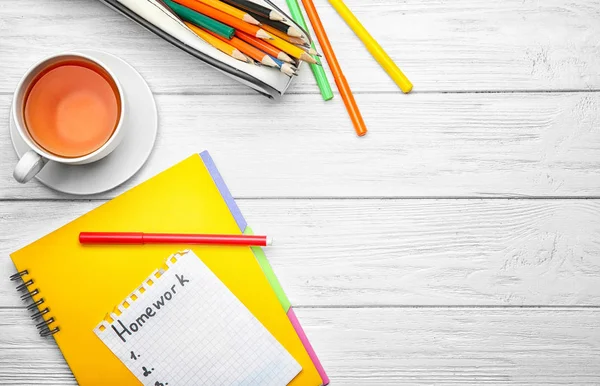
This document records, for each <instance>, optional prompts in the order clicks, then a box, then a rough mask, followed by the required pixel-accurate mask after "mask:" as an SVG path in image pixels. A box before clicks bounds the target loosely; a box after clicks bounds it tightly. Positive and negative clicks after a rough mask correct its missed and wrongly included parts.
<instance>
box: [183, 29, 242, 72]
mask: <svg viewBox="0 0 600 386" xmlns="http://www.w3.org/2000/svg"><path fill="white" fill-rule="evenodd" d="M185 25H187V26H188V28H189V29H191V30H192V31H194V33H195V34H196V35H198V36H200V37H201V38H202V39H203V40H204V41H206V42H207V43H208V44H210V45H211V46H213V47H215V48H216V49H217V50H219V51H221V52H224V53H225V54H227V55H229V56H231V57H233V58H235V59H237V60H241V61H242V62H246V63H249V62H250V60H249V59H248V57H247V56H246V55H244V54H242V53H241V51H240V50H238V49H237V48H235V47H233V46H232V45H231V44H227V43H225V42H224V41H222V40H220V39H217V38H216V37H214V36H212V35H211V34H209V33H208V32H206V31H204V30H203V29H200V28H198V27H196V26H195V25H193V24H191V23H188V22H185Z"/></svg>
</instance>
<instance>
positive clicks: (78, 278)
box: [11, 155, 322, 386]
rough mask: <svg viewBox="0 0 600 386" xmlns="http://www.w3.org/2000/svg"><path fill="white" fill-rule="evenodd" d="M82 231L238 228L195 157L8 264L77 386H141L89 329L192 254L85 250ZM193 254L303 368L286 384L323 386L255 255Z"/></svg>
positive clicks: (234, 250)
mask: <svg viewBox="0 0 600 386" xmlns="http://www.w3.org/2000/svg"><path fill="white" fill-rule="evenodd" d="M82 231H107V232H109V231H115V232H116V231H123V232H127V231H130V232H134V231H138V232H139V231H147V232H166V233H167V232H173V233H175V232H177V233H231V234H236V233H237V234H239V233H240V229H239V227H238V226H237V224H236V221H235V219H234V217H233V215H232V214H231V212H230V211H229V209H228V206H227V203H226V202H225V201H224V199H223V197H222V196H221V194H220V192H219V189H218V188H217V186H216V185H215V182H214V181H213V178H212V177H211V174H210V172H209V171H208V169H207V168H206V166H205V165H204V163H203V161H202V159H201V158H200V156H199V155H194V156H192V157H190V158H188V159H186V160H184V161H183V162H181V163H179V164H177V165H175V166H174V167H172V168H170V169H168V170H166V171H164V172H162V173H160V174H159V175H157V176H155V177H153V178H152V179H150V180H148V181H146V182H144V183H142V184H141V185H139V186H137V187H135V188H133V189H131V190H130V191H128V192H126V193H124V194H122V195H121V196H119V197H117V198H115V199H113V200H112V201H109V202H107V203H106V204H104V205H102V206H100V207H98V208H96V209H95V210H93V211H91V212H89V213H87V214H85V215H83V216H81V217H80V218H78V219H76V220H75V221H73V222H71V223H69V224H67V225H65V226H64V227H62V228H60V229H58V230H56V231H54V232H53V233H50V234H49V235H47V236H45V237H43V238H41V239H39V240H38V241H36V242H34V243H32V244H30V245H28V246H26V247H25V248H23V249H20V250H19V251H17V252H14V253H13V254H12V255H11V258H12V260H13V262H14V264H15V266H16V267H17V270H18V271H19V272H25V271H27V273H26V274H24V275H23V276H22V279H23V282H24V284H23V285H25V284H27V283H30V282H31V283H30V284H28V285H27V289H28V290H29V291H30V292H32V293H35V295H34V296H33V300H34V302H37V303H38V305H37V309H38V310H39V312H40V313H44V310H45V309H46V308H47V309H49V311H48V312H46V313H45V314H43V315H41V318H43V319H44V321H48V323H47V324H48V326H47V329H43V330H42V331H45V332H46V333H49V332H56V331H57V332H56V333H54V334H53V335H52V336H53V337H54V339H55V340H56V343H57V344H58V346H59V347H60V349H61V351H62V353H63V355H64V357H65V359H66V361H67V363H68V364H69V366H70V367H71V370H72V371H73V374H74V375H75V378H76V379H77V381H78V382H79V383H80V384H82V385H109V384H110V385H137V384H139V382H138V380H137V379H136V377H135V376H134V375H133V374H132V373H131V372H130V371H129V370H128V369H127V368H126V367H125V365H124V364H123V363H122V362H121V361H119V359H118V358H117V357H116V356H115V355H114V354H113V353H112V352H111V351H110V350H109V349H108V348H107V347H106V346H105V345H104V344H103V343H102V342H101V341H100V339H98V337H96V335H95V334H94V327H96V325H97V324H98V323H99V322H100V321H101V320H102V319H103V318H104V316H105V315H106V313H107V312H109V311H110V310H112V309H113V307H114V305H115V304H118V303H119V302H120V301H121V300H122V299H123V297H124V296H127V295H128V294H129V293H130V292H131V289H132V288H134V287H135V286H136V285H138V284H139V283H140V282H142V281H143V280H144V279H145V278H146V276H147V275H148V272H152V271H153V270H154V269H155V268H156V267H157V266H160V265H161V264H162V263H163V262H164V259H165V256H169V255H170V254H172V253H173V252H175V251H178V250H182V249H186V248H189V246H185V245H145V246H82V245H80V244H79V242H78V235H79V232H82ZM192 249H193V251H194V252H195V253H196V254H197V255H198V256H199V257H200V258H201V259H202V261H203V262H204V263H205V264H206V265H207V266H208V267H209V268H210V269H211V270H212V271H213V272H214V273H215V275H217V276H218V277H219V279H221V281H222V282H223V283H224V284H225V285H226V286H227V287H228V288H229V290H230V291H231V292H233V294H234V295H235V296H236V297H237V298H238V299H239V300H240V301H241V302H242V303H243V304H244V305H245V306H246V307H247V308H248V309H249V310H250V312H252V314H253V315H254V316H255V317H256V318H257V319H258V320H259V321H260V322H261V323H262V324H263V325H264V326H265V327H266V328H267V330H269V332H270V333H271V334H272V335H273V336H274V337H275V338H276V339H277V340H278V341H279V342H280V343H281V344H282V345H283V347H285V349H286V350H287V351H288V352H289V353H290V354H291V355H292V356H293V357H294V358H295V359H296V361H298V363H299V364H300V366H302V371H301V372H300V374H299V375H298V376H297V377H296V378H294V380H293V381H292V382H291V383H290V385H310V386H317V385H320V384H321V383H322V380H321V377H320V376H319V373H318V371H317V369H316V368H315V365H314V364H313V362H312V360H311V358H310V356H309V354H308V353H307V351H306V349H305V347H304V346H303V343H302V341H301V340H300V338H299V337H298V334H297V333H296V330H294V327H293V326H292V324H291V322H290V320H289V319H288V317H287V316H286V312H285V310H284V309H283V308H282V306H281V304H280V302H279V300H278V298H277V296H276V294H275V292H274V291H273V289H272V288H271V285H270V284H269V281H268V280H267V278H266V276H265V274H264V273H263V271H262V270H261V267H260V265H259V263H258V262H257V260H256V258H255V256H254V254H253V252H252V250H251V249H250V248H240V247H223V246H197V247H193V248H192ZM36 289H37V290H38V291H37V293H36V291H35V290H36ZM41 299H43V301H42V300H41ZM33 304H36V303H33ZM34 307H35V306H34ZM40 320H41V319H40ZM41 324H42V325H43V324H45V322H42V323H41Z"/></svg>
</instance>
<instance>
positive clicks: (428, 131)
mask: <svg viewBox="0 0 600 386" xmlns="http://www.w3.org/2000/svg"><path fill="white" fill-rule="evenodd" d="M357 100H358V102H359V103H360V104H361V105H362V106H363V107H364V110H363V111H364V113H365V119H366V121H367V123H368V125H369V127H370V129H371V132H370V133H369V135H368V136H366V137H364V138H357V137H356V136H355V134H354V132H353V130H352V126H351V124H350V122H349V120H348V116H347V114H346V112H345V110H344V107H343V104H342V102H341V100H339V99H338V100H337V101H334V102H331V103H329V102H328V103H324V102H322V101H318V100H315V96H313V95H290V96H288V98H287V99H286V100H285V101H284V102H283V103H282V104H281V105H277V104H275V105H273V104H272V103H270V102H269V101H267V100H266V99H264V98H256V97H255V96H253V95H238V96H232V95H228V96H211V97H208V96H197V95H196V96H193V95H160V96H158V97H157V105H158V109H159V121H160V130H159V133H158V139H157V143H156V146H155V149H154V152H153V154H152V155H151V157H150V159H149V161H148V164H147V165H146V167H145V168H144V169H143V170H142V171H141V172H140V173H139V174H138V175H137V176H136V177H135V178H133V179H132V180H130V181H129V182H128V183H126V184H125V185H124V186H123V187H121V188H118V189H116V190H113V191H111V192H108V193H106V194H103V195H101V196H100V197H103V198H111V197H114V196H116V195H118V194H119V193H121V192H123V191H124V190H126V189H127V188H130V187H131V186H134V185H136V184H138V183H139V182H141V181H144V180H145V179H147V178H149V177H151V176H153V175H154V174H156V173H158V172H159V171H162V170H164V169H166V168H168V167H169V166H171V165H173V164H174V163H176V162H178V161H180V160H181V159H183V158H186V157H187V156H189V155H191V154H193V153H195V152H200V151H202V150H205V149H207V150H209V151H210V152H211V154H212V155H213V157H214V159H215V161H216V163H217V165H218V167H219V169H220V170H221V173H222V174H223V176H224V177H225V179H226V181H227V182H228V184H229V187H230V189H231V191H232V192H233V194H234V195H235V196H236V198H244V197H422V196H428V197H445V196H446V197H448V196H450V197H494V196H495V197H507V196H516V197H521V196H544V197H556V196H579V197H588V196H594V197H597V196H598V194H599V193H598V192H600V177H599V174H598V170H600V135H599V134H600V93H566V94H563V93H561V94H548V93H542V94H421V95H418V94H415V95H412V96H410V97H407V96H404V95H381V94H377V95H358V96H357ZM9 105H10V98H9V96H0V120H2V121H4V122H6V121H7V120H8V116H9ZM224 105H227V106H229V107H231V108H233V111H244V114H243V115H240V114H238V113H234V112H230V111H231V110H229V109H226V110H223V109H221V108H215V106H224ZM300 115H302V116H303V118H302V119H301V120H300V121H295V120H291V119H290V116H300ZM265 117H267V118H266V119H265ZM257 122H265V124H264V125H261V126H260V127H259V126H257ZM0 156H1V159H2V160H3V162H2V163H0V186H1V187H2V189H0V198H2V199H15V198H19V199H33V198H38V199H41V198H59V199H60V198H64V197H65V196H64V195H60V194H58V193H56V192H53V191H51V190H50V189H47V188H45V187H43V186H41V185H40V184H39V183H37V182H35V181H34V182H32V183H29V184H26V185H20V184H18V183H17V182H16V181H14V179H13V178H12V170H13V168H14V165H15V164H16V161H17V158H16V155H15V153H14V150H13V148H12V143H11V141H10V136H9V134H8V132H7V130H2V131H0Z"/></svg>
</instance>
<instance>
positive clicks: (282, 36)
mask: <svg viewBox="0 0 600 386" xmlns="http://www.w3.org/2000/svg"><path fill="white" fill-rule="evenodd" d="M261 27H262V28H263V29H264V30H265V31H267V32H268V33H270V34H271V35H273V36H277V37H278V38H280V39H283V40H285V41H286V42H289V43H292V44H297V45H306V44H307V43H306V42H305V41H304V39H302V38H297V37H294V36H289V35H288V34H286V33H285V32H281V31H279V30H278V29H276V28H274V27H271V26H270V25H267V24H262V25H261Z"/></svg>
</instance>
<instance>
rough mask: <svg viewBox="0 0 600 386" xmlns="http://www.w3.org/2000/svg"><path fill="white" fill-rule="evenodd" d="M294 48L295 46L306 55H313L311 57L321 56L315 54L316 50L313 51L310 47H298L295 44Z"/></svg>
mask: <svg viewBox="0 0 600 386" xmlns="http://www.w3.org/2000/svg"><path fill="white" fill-rule="evenodd" d="M295 46H297V47H298V48H300V49H301V50H303V51H304V52H306V53H307V54H309V55H313V56H319V57H320V56H321V55H320V54H319V53H318V52H317V50H315V49H314V48H312V47H305V46H299V45H297V44H295Z"/></svg>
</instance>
